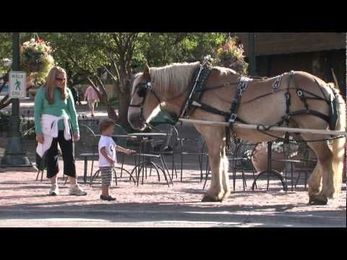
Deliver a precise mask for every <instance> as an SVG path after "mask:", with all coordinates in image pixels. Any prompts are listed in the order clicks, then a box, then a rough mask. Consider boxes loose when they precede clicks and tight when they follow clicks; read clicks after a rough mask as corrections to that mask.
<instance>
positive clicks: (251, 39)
mask: <svg viewBox="0 0 347 260" xmlns="http://www.w3.org/2000/svg"><path fill="white" fill-rule="evenodd" d="M248 57H249V63H250V64H249V65H250V74H251V76H255V75H256V71H257V70H256V68H257V66H256V56H255V33H248Z"/></svg>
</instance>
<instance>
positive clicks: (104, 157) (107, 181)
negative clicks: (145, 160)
mask: <svg viewBox="0 0 347 260" xmlns="http://www.w3.org/2000/svg"><path fill="white" fill-rule="evenodd" d="M113 130H114V122H113V121H112V120H111V119H105V120H103V121H101V123H100V132H101V137H100V140H99V168H100V171H101V180H102V193H101V195H100V199H102V200H108V201H111V200H115V198H113V197H111V196H110V194H109V190H110V185H111V182H112V168H113V166H114V165H115V163H117V157H116V151H119V152H122V153H126V154H132V153H135V151H134V150H130V149H126V148H123V147H121V146H119V145H116V143H115V142H114V141H113V139H112V134H113Z"/></svg>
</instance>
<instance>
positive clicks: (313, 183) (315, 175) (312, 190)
mask: <svg viewBox="0 0 347 260" xmlns="http://www.w3.org/2000/svg"><path fill="white" fill-rule="evenodd" d="M321 181H322V172H321V166H320V165H319V163H318V162H317V164H316V166H315V167H314V169H313V172H312V174H311V175H310V177H309V178H308V195H309V196H310V197H311V196H314V195H317V194H318V193H319V190H320V185H321Z"/></svg>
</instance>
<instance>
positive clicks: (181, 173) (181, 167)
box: [180, 152, 183, 182]
mask: <svg viewBox="0 0 347 260" xmlns="http://www.w3.org/2000/svg"><path fill="white" fill-rule="evenodd" d="M180 157H181V182H182V180H183V154H182V152H181V156H180Z"/></svg>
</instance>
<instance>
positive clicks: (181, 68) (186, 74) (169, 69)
mask: <svg viewBox="0 0 347 260" xmlns="http://www.w3.org/2000/svg"><path fill="white" fill-rule="evenodd" d="M199 65H200V62H192V63H187V62H183V63H173V64H170V65H166V66H164V67H152V68H150V70H149V73H150V76H151V81H152V84H153V88H155V89H156V90H158V91H160V92H162V91H166V90H167V89H168V88H175V90H176V91H182V90H184V89H185V88H186V87H187V86H188V85H189V84H190V83H191V80H192V77H193V73H194V71H195V70H196V68H198V67H199Z"/></svg>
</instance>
